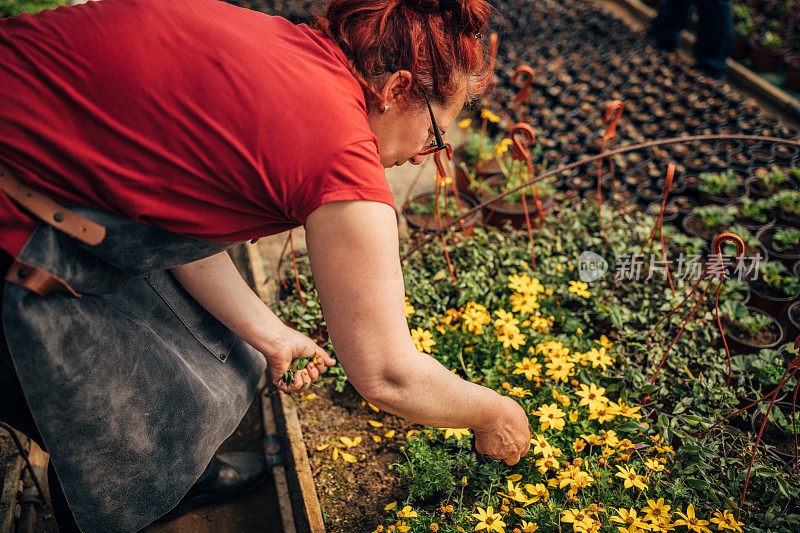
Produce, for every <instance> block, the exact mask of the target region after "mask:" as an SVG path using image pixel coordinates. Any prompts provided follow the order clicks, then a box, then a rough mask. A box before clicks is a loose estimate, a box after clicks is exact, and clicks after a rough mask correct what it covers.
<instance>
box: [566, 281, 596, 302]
mask: <svg viewBox="0 0 800 533" xmlns="http://www.w3.org/2000/svg"><path fill="white" fill-rule="evenodd" d="M569 292H572V293H575V294H577V295H578V296H581V297H583V298H587V299H588V298H591V297H592V293H591V292H589V284H588V283H586V282H585V281H570V282H569Z"/></svg>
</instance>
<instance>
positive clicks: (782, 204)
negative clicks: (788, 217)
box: [772, 190, 800, 216]
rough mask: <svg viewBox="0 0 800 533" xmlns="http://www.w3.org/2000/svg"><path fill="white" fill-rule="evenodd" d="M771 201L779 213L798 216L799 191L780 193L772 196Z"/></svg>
mask: <svg viewBox="0 0 800 533" xmlns="http://www.w3.org/2000/svg"><path fill="white" fill-rule="evenodd" d="M772 201H773V202H775V205H777V206H778V208H779V209H780V210H781V211H783V212H785V213H788V214H792V215H795V216H800V191H793V190H783V191H780V192H778V193H776V194H774V195H773V196H772Z"/></svg>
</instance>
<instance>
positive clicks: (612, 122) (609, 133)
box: [597, 100, 663, 246]
mask: <svg viewBox="0 0 800 533" xmlns="http://www.w3.org/2000/svg"><path fill="white" fill-rule="evenodd" d="M623 109H625V104H623V103H622V100H614V101H613V102H611V103H610V104H609V105H608V108H607V109H606V115H605V122H606V131H605V133H604V134H603V139H602V141H601V142H600V155H601V156H602V155H603V153H604V152H605V151H606V148H609V149H610V148H611V145H612V144H614V137H616V135H617V122H619V119H620V117H621V116H622V111H623ZM608 164H609V168H610V170H611V181H614V162H613V159H612V158H610V157H609V158H608ZM602 177H603V158H602V157H601V158H600V159H599V161H598V162H597V216H598V218H599V219H600V233H601V235H602V236H603V242H605V243H606V246H608V237H607V236H606V227H605V223H604V222H603V191H602V190H601V181H602ZM662 211H663V209H662Z"/></svg>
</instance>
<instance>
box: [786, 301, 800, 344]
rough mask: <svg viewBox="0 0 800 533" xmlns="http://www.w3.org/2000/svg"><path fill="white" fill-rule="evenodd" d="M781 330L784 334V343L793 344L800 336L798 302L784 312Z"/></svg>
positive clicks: (799, 308)
mask: <svg viewBox="0 0 800 533" xmlns="http://www.w3.org/2000/svg"><path fill="white" fill-rule="evenodd" d="M783 330H784V331H785V332H786V333H785V334H786V342H789V343H793V342H794V340H795V339H796V338H797V336H798V335H800V302H794V303H793V304H792V305H790V306H789V309H787V310H786V316H785V317H784V321H783Z"/></svg>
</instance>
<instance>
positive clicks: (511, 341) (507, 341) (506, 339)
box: [497, 330, 525, 350]
mask: <svg viewBox="0 0 800 533" xmlns="http://www.w3.org/2000/svg"><path fill="white" fill-rule="evenodd" d="M497 340H498V341H500V342H502V343H503V348H509V347H511V348H513V349H515V350H519V347H520V346H522V345H523V344H525V335H523V334H522V333H520V332H519V330H516V331H514V330H511V331H506V332H504V333H502V334H500V335H498V336H497Z"/></svg>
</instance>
